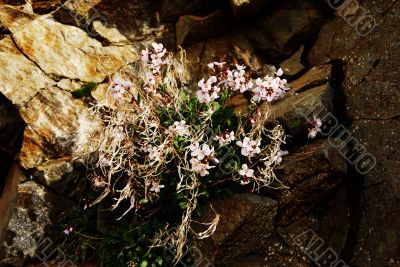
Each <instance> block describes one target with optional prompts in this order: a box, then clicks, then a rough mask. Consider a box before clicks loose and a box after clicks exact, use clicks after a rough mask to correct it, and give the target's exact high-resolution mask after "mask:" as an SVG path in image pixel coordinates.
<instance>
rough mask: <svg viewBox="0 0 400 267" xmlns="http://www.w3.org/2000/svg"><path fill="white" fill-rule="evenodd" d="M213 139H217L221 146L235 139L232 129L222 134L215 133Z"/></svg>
mask: <svg viewBox="0 0 400 267" xmlns="http://www.w3.org/2000/svg"><path fill="white" fill-rule="evenodd" d="M214 140H216V141H218V142H219V144H220V145H221V146H223V145H227V144H229V143H230V142H232V141H234V140H235V133H234V132H233V131H232V132H230V133H225V134H222V135H217V136H216V137H214Z"/></svg>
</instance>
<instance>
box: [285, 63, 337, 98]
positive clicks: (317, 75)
mask: <svg viewBox="0 0 400 267" xmlns="http://www.w3.org/2000/svg"><path fill="white" fill-rule="evenodd" d="M331 72H332V65H330V64H328V65H321V66H318V67H313V68H312V69H310V70H309V71H307V72H306V73H305V74H304V75H303V76H301V77H300V78H298V79H297V80H294V81H293V82H290V85H289V86H290V91H289V93H295V92H298V91H301V90H305V89H308V88H312V87H315V86H318V85H321V84H324V83H326V82H329V81H330V79H331Z"/></svg>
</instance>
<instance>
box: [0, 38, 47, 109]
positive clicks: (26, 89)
mask: <svg viewBox="0 0 400 267" xmlns="http://www.w3.org/2000/svg"><path fill="white" fill-rule="evenodd" d="M0 66H1V67H2V71H1V72H0V92H1V93H3V94H4V95H5V96H6V97H7V98H8V99H10V100H11V102H12V103H13V104H15V105H17V106H18V107H22V106H24V105H25V104H26V103H27V102H28V101H29V100H31V99H32V97H34V96H35V95H36V94H37V93H38V92H39V91H40V90H41V89H44V88H47V87H49V86H51V85H53V84H55V82H54V81H53V80H52V79H50V78H49V77H47V76H46V74H45V73H44V72H43V71H41V70H40V69H39V68H38V67H37V66H36V65H35V64H34V63H33V62H32V61H30V60H29V59H27V58H26V57H25V56H24V55H23V54H21V53H20V51H19V50H18V48H17V47H16V46H15V45H14V43H13V41H12V39H11V38H10V37H6V38H4V39H3V40H1V41H0ZM21 85H23V86H21Z"/></svg>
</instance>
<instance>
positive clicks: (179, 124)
mask: <svg viewBox="0 0 400 267" xmlns="http://www.w3.org/2000/svg"><path fill="white" fill-rule="evenodd" d="M165 133H166V134H168V135H178V136H185V135H188V134H189V132H188V127H187V125H186V121H184V120H181V121H175V122H174V124H173V125H171V126H169V127H168V129H167V130H166V131H165Z"/></svg>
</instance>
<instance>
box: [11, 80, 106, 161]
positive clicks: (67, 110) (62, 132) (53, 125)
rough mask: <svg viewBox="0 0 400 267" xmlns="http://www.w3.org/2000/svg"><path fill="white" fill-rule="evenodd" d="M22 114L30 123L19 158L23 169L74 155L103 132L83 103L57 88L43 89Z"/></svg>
mask: <svg viewBox="0 0 400 267" xmlns="http://www.w3.org/2000/svg"><path fill="white" fill-rule="evenodd" d="M20 113H21V116H22V118H23V119H24V121H25V122H26V124H27V129H26V131H25V133H24V142H23V145H22V149H21V153H20V156H19V158H20V161H21V164H22V166H23V167H24V168H34V167H37V166H39V165H42V164H43V163H44V162H46V161H48V160H51V159H58V158H62V157H67V156H73V155H75V153H78V151H79V149H82V147H84V146H85V145H87V144H88V142H89V140H90V138H91V136H93V134H95V132H96V131H98V130H99V129H101V123H100V121H99V120H98V119H96V118H94V117H93V116H92V115H91V114H90V113H89V111H88V109H87V107H86V106H85V105H84V104H83V102H82V101H81V100H77V99H74V98H73V97H72V96H71V94H70V93H68V92H65V91H62V90H60V89H58V88H50V89H47V90H42V91H41V92H40V93H39V94H37V95H36V96H35V97H34V98H33V99H32V100H31V101H30V102H29V103H28V104H27V105H26V106H25V107H24V108H22V109H21V110H20Z"/></svg>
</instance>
